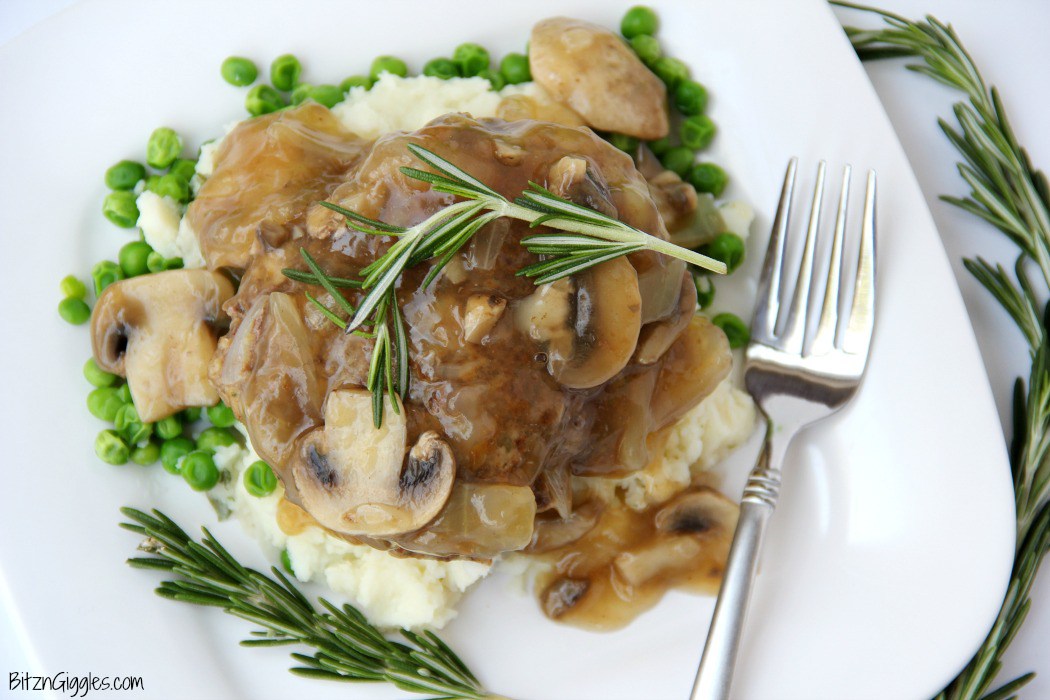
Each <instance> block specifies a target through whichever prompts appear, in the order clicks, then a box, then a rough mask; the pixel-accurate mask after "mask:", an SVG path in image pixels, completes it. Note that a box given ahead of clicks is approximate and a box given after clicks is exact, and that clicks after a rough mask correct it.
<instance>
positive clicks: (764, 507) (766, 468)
mask: <svg viewBox="0 0 1050 700" xmlns="http://www.w3.org/2000/svg"><path fill="white" fill-rule="evenodd" d="M788 439H790V438H787V437H784V438H780V439H778V438H777V437H775V436H774V434H773V430H772V427H770V428H769V429H768V430H767V433H766V440H765V444H764V446H763V448H762V453H761V454H760V455H759V457H758V462H757V464H755V468H754V469H753V470H752V471H751V475H750V476H749V477H748V480H747V486H746V487H745V488H744V497H743V499H742V500H741V504H740V517H739V519H738V520H737V525H736V532H735V534H734V535H733V545H732V547H731V548H730V550H729V559H728V560H727V562H726V569H725V574H724V576H723V578H722V587H721V588H720V589H719V591H718V602H716V603H715V612H714V615H713V616H712V618H711V628H710V629H709V630H708V633H707V643H706V644H705V645H704V655H703V657H702V658H701V659H700V668H699V670H698V671H697V673H696V682H695V683H694V684H693V692H692V694H691V695H690V696H689V698H690V700H726V699H727V698H728V697H729V688H730V685H731V684H732V681H733V669H734V668H735V666H736V656H737V650H738V649H739V646H740V636H741V632H742V631H743V627H744V618H745V617H746V615H747V605H748V601H749V600H750V598H751V589H752V584H753V583H754V580H755V571H756V570H757V569H758V556H759V552H760V551H761V549H762V539H763V536H764V535H765V532H766V524H767V523H768V522H769V516H771V515H772V514H773V510H774V509H775V508H776V505H777V499H778V497H779V495H780V462H781V460H780V459H779V457H780V456H781V453H782V451H781V450H778V449H776V448H778V447H780V446H781V444H783V443H781V440H783V442H784V443H786V441H787V440H788ZM775 443H777V444H775Z"/></svg>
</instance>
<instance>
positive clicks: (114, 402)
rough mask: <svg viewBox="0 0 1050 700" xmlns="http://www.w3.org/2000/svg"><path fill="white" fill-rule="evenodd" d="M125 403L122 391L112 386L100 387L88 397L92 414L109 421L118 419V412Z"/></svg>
mask: <svg viewBox="0 0 1050 700" xmlns="http://www.w3.org/2000/svg"><path fill="white" fill-rule="evenodd" d="M125 403H126V402H125V401H124V400H123V399H121V397H120V393H119V392H118V391H117V390H116V389H114V388H112V387H99V388H98V389H95V390H94V391H92V392H91V393H90V394H88V397H87V407H88V411H90V412H91V415H93V416H94V417H95V418H98V419H99V420H103V421H106V422H107V423H112V422H113V421H114V420H115V419H116V417H117V413H118V412H119V411H120V409H122V408H124V404H125Z"/></svg>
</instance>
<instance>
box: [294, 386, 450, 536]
mask: <svg viewBox="0 0 1050 700" xmlns="http://www.w3.org/2000/svg"><path fill="white" fill-rule="evenodd" d="M396 401H397V405H396V406H395V405H394V404H393V403H392V402H391V401H390V399H389V398H386V399H384V414H383V415H384V417H383V425H382V427H380V428H376V427H375V425H374V424H373V423H372V394H371V392H369V391H366V390H364V389H338V390H336V391H333V392H331V393H330V394H329V395H328V399H327V401H326V404H325V412H324V418H325V422H324V427H323V428H318V429H316V430H314V431H311V432H310V433H308V434H307V435H306V436H305V437H304V438H303V439H302V441H301V445H300V447H299V451H298V453H297V455H296V459H295V461H294V462H293V464H292V468H291V474H292V478H293V479H294V482H295V486H296V489H297V490H298V493H299V498H300V500H301V501H302V506H303V508H304V509H305V510H306V511H307V512H308V513H309V514H310V515H312V516H313V517H314V518H316V519H317V521H318V522H319V523H321V524H322V525H323V526H325V527H327V528H329V529H331V530H334V531H335V532H338V533H343V534H349V535H369V536H389V535H396V534H400V533H404V532H410V531H412V530H417V529H419V528H421V527H423V526H424V525H426V524H427V523H428V522H430V521H431V520H433V519H434V517H435V516H436V515H437V514H438V513H439V512H440V511H441V509H442V508H443V507H444V505H445V502H446V501H447V500H448V497H449V494H450V493H451V491H452V482H453V480H454V478H455V474H456V463H455V459H454V458H453V456H452V450H451V449H450V448H449V446H448V444H447V443H446V442H445V441H444V440H441V439H440V438H439V437H438V435H437V433H434V432H426V433H423V434H422V435H421V436H420V437H419V440H418V441H417V442H416V444H415V445H414V446H413V447H412V449H411V450H409V451H408V452H407V455H406V445H405V443H406V439H407V425H406V420H405V409H404V407H403V406H401V403H400V400H399V399H398V400H396Z"/></svg>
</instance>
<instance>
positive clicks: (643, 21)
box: [620, 5, 660, 39]
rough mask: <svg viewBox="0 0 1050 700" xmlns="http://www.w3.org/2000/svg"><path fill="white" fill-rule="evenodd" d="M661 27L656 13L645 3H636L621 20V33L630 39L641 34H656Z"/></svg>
mask: <svg viewBox="0 0 1050 700" xmlns="http://www.w3.org/2000/svg"><path fill="white" fill-rule="evenodd" d="M659 28H660V20H659V18H657V16H656V13H655V12H653V11H652V9H650V8H648V7H645V6H643V5H635V6H634V7H632V8H631V9H629V10H627V12H626V13H625V14H624V16H623V19H622V20H620V33H621V34H623V35H624V36H625V37H627V38H628V39H630V38H631V37H634V36H638V35H639V34H656V30H657V29H659Z"/></svg>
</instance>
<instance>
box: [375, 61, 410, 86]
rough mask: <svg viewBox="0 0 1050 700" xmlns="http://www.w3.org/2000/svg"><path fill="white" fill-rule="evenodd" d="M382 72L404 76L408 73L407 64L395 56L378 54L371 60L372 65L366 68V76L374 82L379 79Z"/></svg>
mask: <svg viewBox="0 0 1050 700" xmlns="http://www.w3.org/2000/svg"><path fill="white" fill-rule="evenodd" d="M383 73H390V74H392V75H400V76H401V77H402V78H404V77H405V76H406V75H408V65H407V64H406V63H405V62H404V61H402V60H401V59H400V58H397V57H396V56H379V57H377V58H376V59H375V60H374V61H372V66H371V68H369V69H368V77H369V78H371V79H372V80H373V82H374V81H376V80H379V76H380V75H382V74H383Z"/></svg>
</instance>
